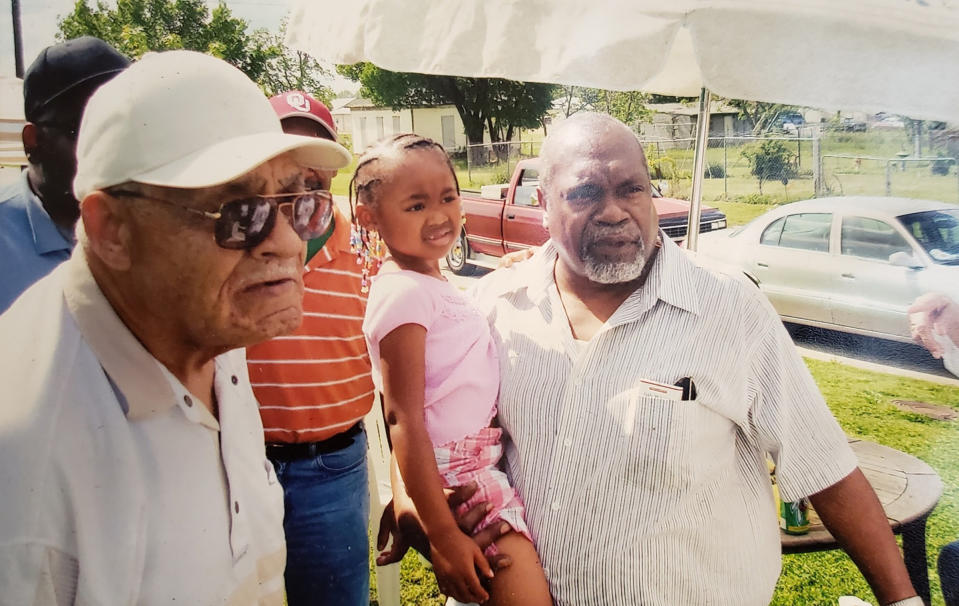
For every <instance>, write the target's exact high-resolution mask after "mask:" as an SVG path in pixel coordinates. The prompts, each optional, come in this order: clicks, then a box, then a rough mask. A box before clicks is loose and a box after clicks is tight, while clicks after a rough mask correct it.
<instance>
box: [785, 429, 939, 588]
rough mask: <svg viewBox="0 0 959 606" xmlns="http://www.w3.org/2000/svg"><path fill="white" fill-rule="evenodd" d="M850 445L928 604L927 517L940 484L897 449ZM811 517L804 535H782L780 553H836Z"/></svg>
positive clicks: (920, 463)
mask: <svg viewBox="0 0 959 606" xmlns="http://www.w3.org/2000/svg"><path fill="white" fill-rule="evenodd" d="M849 445H850V446H851V447H852V449H853V452H855V453H856V456H857V457H858V458H859V468H860V469H862V473H863V475H865V476H866V479H867V480H868V481H869V483H870V484H871V485H872V487H873V490H875V491H876V495H877V496H878V497H879V502H880V503H882V507H883V509H884V510H885V512H886V518H888V520H889V526H890V527H891V528H892V531H893V532H894V533H896V534H901V535H902V549H903V556H904V558H905V561H906V569H907V570H908V571H909V578H910V579H911V580H912V586H913V587H914V588H915V590H916V592H917V593H918V594H919V596H920V597H921V598H922V599H923V601H924V602H925V603H926V604H929V603H930V596H929V570H928V565H927V563H926V518H928V517H929V514H930V513H931V512H932V510H933V508H935V506H936V503H938V502H939V497H940V496H942V480H940V479H939V475H938V474H937V473H936V472H935V470H933V469H932V467H929V465H927V464H926V463H924V462H923V461H920V460H919V459H917V458H916V457H914V456H912V455H909V454H906V453H904V452H900V451H898V450H896V449H895V448H889V447H888V446H883V445H882V444H876V443H875V442H868V441H866V440H859V439H850V440H849ZM810 514H811V515H810V516H809V532H808V533H807V534H802V535H790V534H786V533H785V532H781V538H782V550H783V553H785V554H790V553H808V552H812V551H824V550H829V549H838V548H839V546H838V545H837V544H836V539H835V538H833V536H832V535H831V534H830V533H829V531H828V530H826V528H825V527H824V526H823V525H822V522H820V521H819V518H818V516H816V514H815V511H813V510H810Z"/></svg>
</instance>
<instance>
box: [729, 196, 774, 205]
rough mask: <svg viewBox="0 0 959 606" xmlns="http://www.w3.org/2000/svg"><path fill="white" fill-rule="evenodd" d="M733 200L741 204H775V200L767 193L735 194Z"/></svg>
mask: <svg viewBox="0 0 959 606" xmlns="http://www.w3.org/2000/svg"><path fill="white" fill-rule="evenodd" d="M735 201H736V202H742V203H743V204H766V205H769V204H776V200H774V199H773V197H772V196H770V195H769V194H747V195H745V196H737V197H736V200H735Z"/></svg>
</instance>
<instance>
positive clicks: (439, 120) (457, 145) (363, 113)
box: [334, 98, 467, 154]
mask: <svg viewBox="0 0 959 606" xmlns="http://www.w3.org/2000/svg"><path fill="white" fill-rule="evenodd" d="M343 109H345V110H349V114H348V115H349V120H348V124H349V126H348V127H347V128H343V130H342V132H344V133H346V132H349V133H350V134H351V135H352V137H353V152H354V153H356V154H361V153H363V150H365V149H366V148H367V147H369V146H370V145H372V144H373V143H375V142H377V141H379V140H380V139H383V138H385V137H388V136H391V135H395V134H398V133H410V132H413V133H416V134H418V135H423V136H424V137H429V138H430V139H433V140H434V141H437V142H438V143H441V144H442V145H443V147H445V148H446V150H447V151H454V150H458V149H462V148H464V147H466V144H467V141H466V134H465V129H464V128H463V121H462V120H461V119H460V115H459V112H457V111H456V108H455V107H454V106H452V105H439V106H436V107H415V108H410V109H401V110H393V109H391V108H389V107H380V106H377V105H375V104H374V103H373V102H372V101H370V100H368V99H360V98H357V99H353V100H352V101H350V102H348V103H346V104H345V105H343V106H342V108H339V109H338V110H337V111H336V112H334V120H337V115H339V116H344V122H345V123H347V122H346V120H345V115H346V114H345V112H343V111H341V110H343ZM338 112H339V113H338ZM339 128H341V127H340V122H339V121H337V129H339Z"/></svg>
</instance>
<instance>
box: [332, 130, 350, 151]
mask: <svg viewBox="0 0 959 606" xmlns="http://www.w3.org/2000/svg"><path fill="white" fill-rule="evenodd" d="M336 140H337V141H338V142H339V144H340V145H342V146H343V147H345V148H346V149H348V150H350V152H352V151H353V135H351V134H350V133H340V134H339V135H337V137H336Z"/></svg>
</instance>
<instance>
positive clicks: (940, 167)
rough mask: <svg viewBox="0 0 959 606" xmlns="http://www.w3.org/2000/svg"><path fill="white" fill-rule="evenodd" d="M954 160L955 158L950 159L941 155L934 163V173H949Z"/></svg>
mask: <svg viewBox="0 0 959 606" xmlns="http://www.w3.org/2000/svg"><path fill="white" fill-rule="evenodd" d="M954 162H955V160H949V159H947V158H942V157H940V158H939V159H938V160H935V161H933V163H932V174H934V175H948V174H949V169H950V168H952V165H953V163H954Z"/></svg>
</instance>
